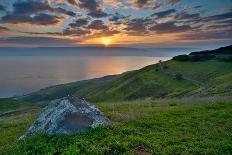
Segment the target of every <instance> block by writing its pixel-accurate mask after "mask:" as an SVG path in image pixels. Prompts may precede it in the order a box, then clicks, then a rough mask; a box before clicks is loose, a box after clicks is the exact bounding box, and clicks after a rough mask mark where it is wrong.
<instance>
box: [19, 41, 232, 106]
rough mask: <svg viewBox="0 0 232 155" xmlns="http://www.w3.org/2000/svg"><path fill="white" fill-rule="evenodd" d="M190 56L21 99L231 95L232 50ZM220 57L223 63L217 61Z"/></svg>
mask: <svg viewBox="0 0 232 155" xmlns="http://www.w3.org/2000/svg"><path fill="white" fill-rule="evenodd" d="M204 53H206V54H204ZM211 53H212V54H211ZM195 55H197V56H196V57H194V59H192V56H195ZM209 55H210V56H209ZM212 55H213V56H212ZM189 56H190V57H191V59H189V60H186V59H184V60H183V59H180V60H179V59H178V58H177V57H178V56H177V57H174V59H173V60H169V61H167V62H163V63H162V66H163V70H162V69H161V67H160V65H159V64H154V65H150V66H147V67H145V68H142V69H140V70H135V71H130V72H126V73H123V74H121V75H115V76H108V77H103V78H98V79H92V80H85V81H79V82H74V83H69V84H63V85H58V86H53V87H49V88H46V89H43V90H40V91H38V92H34V93H31V94H29V95H26V96H23V97H21V99H23V100H26V101H30V102H39V101H49V100H52V99H56V98H60V97H63V96H66V95H68V94H70V95H75V96H78V97H83V98H86V99H87V100H89V101H92V102H102V101H122V100H135V99H144V98H173V97H183V96H192V95H198V96H207V95H212V94H214V95H230V94H231V93H232V83H231V81H232V69H231V68H232V63H231V62H230V61H228V59H226V58H230V57H231V56H232V46H229V47H225V48H220V49H218V50H213V51H204V52H194V53H191V54H190V55H189ZM221 56H223V59H216V58H218V57H221ZM202 57H203V58H204V59H202ZM205 59H206V60H205ZM176 75H181V78H180V79H179V78H176Z"/></svg>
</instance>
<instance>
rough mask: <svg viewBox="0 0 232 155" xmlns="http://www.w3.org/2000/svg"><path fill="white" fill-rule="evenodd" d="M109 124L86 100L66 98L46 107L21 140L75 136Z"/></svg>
mask: <svg viewBox="0 0 232 155" xmlns="http://www.w3.org/2000/svg"><path fill="white" fill-rule="evenodd" d="M107 124H109V120H108V119H107V118H106V117H105V116H104V115H103V114H102V113H101V112H100V111H99V110H98V109H97V108H96V107H95V106H94V105H91V104H90V103H88V102H86V101H85V100H82V99H78V98H75V97H65V98H62V99H57V100H54V101H52V102H51V103H50V104H49V105H48V106H47V107H45V108H44V109H43V110H42V112H41V114H40V115H39V117H38V118H37V120H36V121H35V123H34V124H33V125H32V126H31V127H30V128H29V129H28V131H27V132H26V133H25V134H24V135H22V136H21V137H20V138H19V139H25V138H26V137H28V136H31V135H34V134H38V133H40V134H48V135H56V134H74V133H79V132H82V131H86V130H88V129H91V128H96V127H97V126H100V125H107Z"/></svg>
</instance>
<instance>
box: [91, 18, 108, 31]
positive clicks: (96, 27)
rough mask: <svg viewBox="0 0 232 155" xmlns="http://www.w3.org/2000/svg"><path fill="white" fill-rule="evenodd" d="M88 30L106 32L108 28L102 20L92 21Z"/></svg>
mask: <svg viewBox="0 0 232 155" xmlns="http://www.w3.org/2000/svg"><path fill="white" fill-rule="evenodd" d="M88 28H89V29H94V30H108V27H107V26H106V25H105V24H104V22H103V21H102V20H94V21H92V23H91V24H90V25H89V26H88Z"/></svg>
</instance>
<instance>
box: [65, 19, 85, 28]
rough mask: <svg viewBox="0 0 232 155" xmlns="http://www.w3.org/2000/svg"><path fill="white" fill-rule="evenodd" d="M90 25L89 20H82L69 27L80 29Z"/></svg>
mask: <svg viewBox="0 0 232 155" xmlns="http://www.w3.org/2000/svg"><path fill="white" fill-rule="evenodd" d="M88 24H89V20H88V19H87V18H82V19H77V20H76V21H75V22H74V23H70V24H69V26H70V27H72V28H80V27H82V26H86V25H88Z"/></svg>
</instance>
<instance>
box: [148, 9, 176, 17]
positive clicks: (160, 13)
mask: <svg viewBox="0 0 232 155" xmlns="http://www.w3.org/2000/svg"><path fill="white" fill-rule="evenodd" d="M175 12H176V10H175V9H169V10H166V11H161V12H157V13H154V14H152V15H151V16H152V17H154V16H155V17H156V18H164V17H167V16H169V15H171V14H173V13H175Z"/></svg>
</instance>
